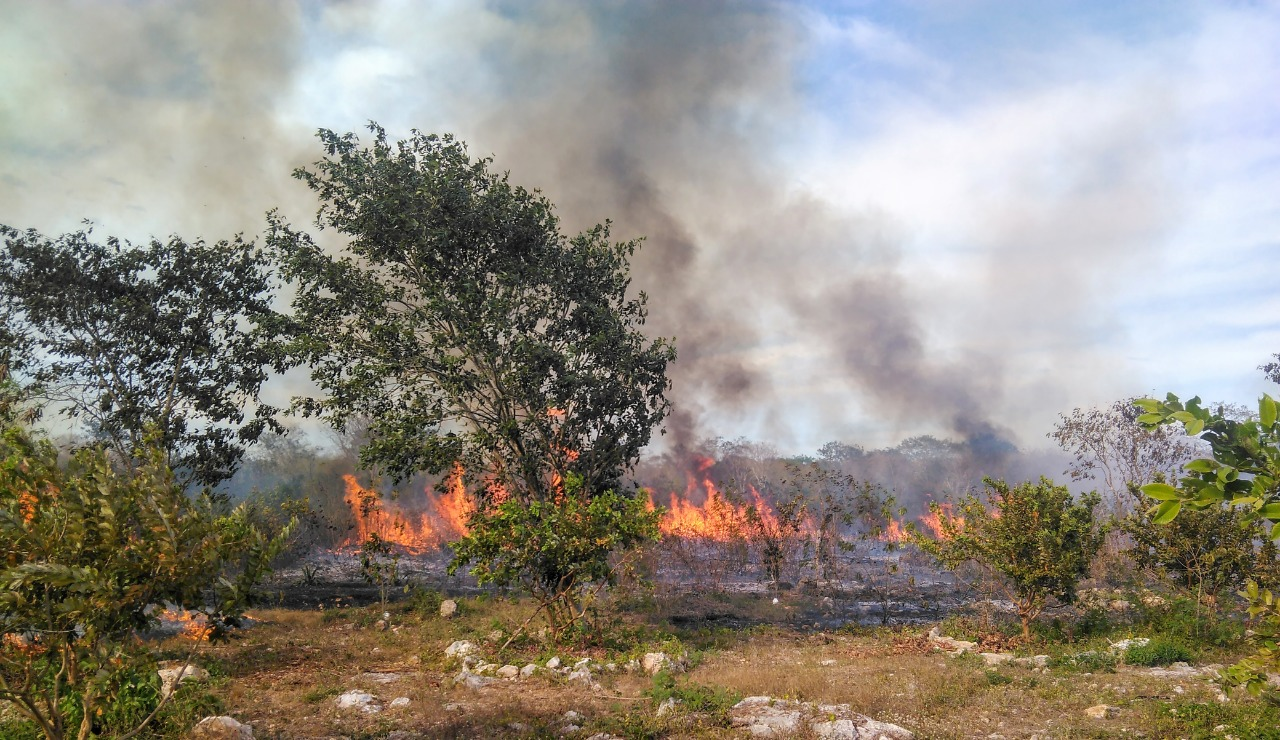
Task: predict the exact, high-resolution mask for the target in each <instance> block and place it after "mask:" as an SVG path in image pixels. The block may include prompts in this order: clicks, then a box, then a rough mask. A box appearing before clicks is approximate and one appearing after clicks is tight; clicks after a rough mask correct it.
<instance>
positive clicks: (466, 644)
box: [444, 640, 477, 658]
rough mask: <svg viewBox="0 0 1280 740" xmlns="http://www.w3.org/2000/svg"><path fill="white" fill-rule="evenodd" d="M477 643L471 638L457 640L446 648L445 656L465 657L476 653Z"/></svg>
mask: <svg viewBox="0 0 1280 740" xmlns="http://www.w3.org/2000/svg"><path fill="white" fill-rule="evenodd" d="M476 650H477V648H476V645H475V643H474V642H471V641H470V640H457V641H455V642H454V643H453V644H452V645H450V646H449V647H447V648H445V649H444V654H445V657H448V658H465V657H467V656H469V655H474V654H475V653H476Z"/></svg>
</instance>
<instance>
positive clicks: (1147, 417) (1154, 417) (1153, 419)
mask: <svg viewBox="0 0 1280 740" xmlns="http://www.w3.org/2000/svg"><path fill="white" fill-rule="evenodd" d="M1163 421H1164V415H1163V414H1154V413H1153V414H1142V415H1141V416H1139V417H1138V423H1139V424H1159V423H1161V422H1163Z"/></svg>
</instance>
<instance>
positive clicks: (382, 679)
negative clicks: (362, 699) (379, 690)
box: [360, 673, 403, 683]
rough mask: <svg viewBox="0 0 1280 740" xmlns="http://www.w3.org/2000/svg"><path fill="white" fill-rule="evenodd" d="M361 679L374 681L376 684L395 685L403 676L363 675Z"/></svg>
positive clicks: (384, 674) (388, 674)
mask: <svg viewBox="0 0 1280 740" xmlns="http://www.w3.org/2000/svg"><path fill="white" fill-rule="evenodd" d="M360 678H363V679H367V680H369V681H373V682H374V683H395V682H396V681H399V680H400V679H401V678H403V676H401V675H400V674H399V673H361V674H360Z"/></svg>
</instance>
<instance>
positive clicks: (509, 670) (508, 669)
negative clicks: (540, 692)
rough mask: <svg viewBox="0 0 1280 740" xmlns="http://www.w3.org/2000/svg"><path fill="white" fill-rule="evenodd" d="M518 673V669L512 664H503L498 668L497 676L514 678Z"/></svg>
mask: <svg viewBox="0 0 1280 740" xmlns="http://www.w3.org/2000/svg"><path fill="white" fill-rule="evenodd" d="M519 675H520V669H519V668H516V667H515V666H513V665H504V666H502V667H501V668H499V669H498V678H507V679H511V678H515V677H516V676H519Z"/></svg>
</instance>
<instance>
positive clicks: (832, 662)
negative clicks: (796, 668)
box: [818, 658, 836, 667]
mask: <svg viewBox="0 0 1280 740" xmlns="http://www.w3.org/2000/svg"><path fill="white" fill-rule="evenodd" d="M835 664H836V661H835V660H834V659H832V658H827V659H826V660H824V661H822V662H820V663H818V665H822V666H828V667H830V666H833V665H835Z"/></svg>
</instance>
